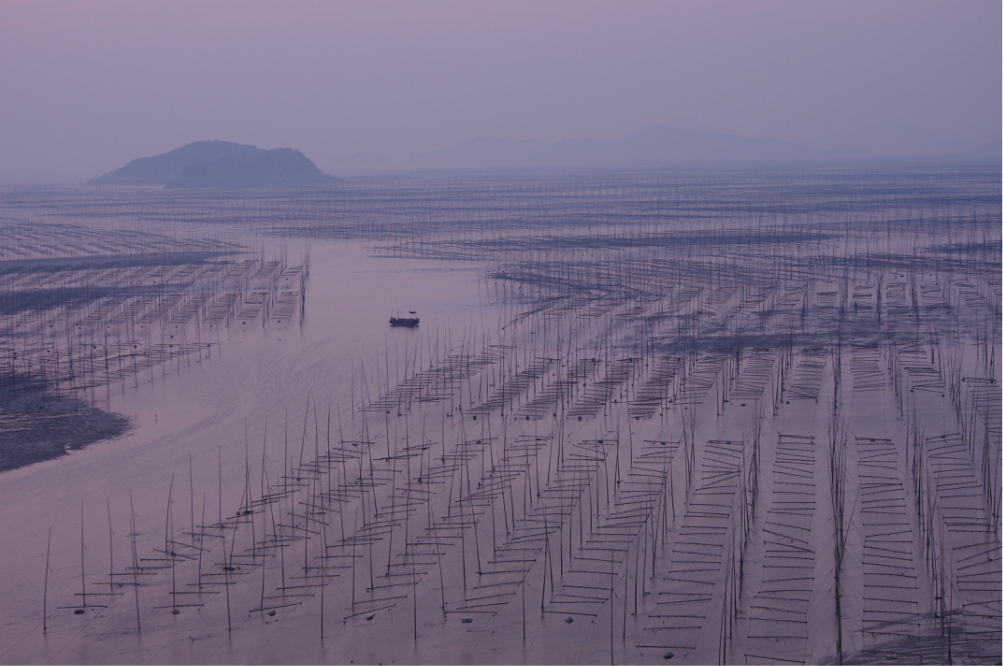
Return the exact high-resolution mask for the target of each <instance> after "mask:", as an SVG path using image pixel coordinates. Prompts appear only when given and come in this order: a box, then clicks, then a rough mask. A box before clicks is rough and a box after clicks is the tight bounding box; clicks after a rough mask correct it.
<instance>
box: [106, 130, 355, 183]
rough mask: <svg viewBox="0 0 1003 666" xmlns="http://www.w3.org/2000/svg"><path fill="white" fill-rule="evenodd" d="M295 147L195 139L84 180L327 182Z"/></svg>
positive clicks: (331, 178) (329, 179)
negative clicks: (267, 146)
mask: <svg viewBox="0 0 1003 666" xmlns="http://www.w3.org/2000/svg"><path fill="white" fill-rule="evenodd" d="M342 182H344V181H343V180H341V179H340V178H335V177H334V176H328V175H327V174H324V173H322V172H321V170H320V169H318V168H317V166H316V165H315V164H314V163H313V162H311V161H310V160H309V159H308V158H307V157H306V155H304V154H303V153H301V152H300V151H298V150H295V149H293V148H275V149H273V150H262V149H261V148H258V147H257V146H247V145H242V144H239V143H231V142H229V141H196V142H195V143H189V144H188V145H187V146H183V147H181V148H177V149H175V150H172V151H170V152H167V153H164V154H162V155H155V156H153V157H140V158H138V159H135V160H132V161H131V162H129V163H128V164H126V165H125V166H123V167H119V168H118V169H115V170H114V171H111V172H109V173H106V174H105V175H103V176H99V177H97V178H92V179H90V180H89V181H87V184H88V185H161V186H163V187H166V188H172V189H174V188H177V189H181V188H248V187H298V186H302V185H331V184H335V183H342Z"/></svg>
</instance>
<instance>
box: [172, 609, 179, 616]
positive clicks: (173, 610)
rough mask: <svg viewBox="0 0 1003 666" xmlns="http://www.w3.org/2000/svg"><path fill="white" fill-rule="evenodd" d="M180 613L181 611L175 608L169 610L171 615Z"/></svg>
mask: <svg viewBox="0 0 1003 666" xmlns="http://www.w3.org/2000/svg"><path fill="white" fill-rule="evenodd" d="M180 612H181V611H179V610H178V609H177V608H174V609H172V610H171V615H177V614H178V613H180Z"/></svg>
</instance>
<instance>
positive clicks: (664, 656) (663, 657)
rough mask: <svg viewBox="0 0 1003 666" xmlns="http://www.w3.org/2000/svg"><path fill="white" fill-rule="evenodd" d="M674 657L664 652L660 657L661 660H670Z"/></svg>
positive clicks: (670, 653)
mask: <svg viewBox="0 0 1003 666" xmlns="http://www.w3.org/2000/svg"><path fill="white" fill-rule="evenodd" d="M675 656H676V655H674V654H672V652H666V653H665V654H663V655H662V659H672V658H673V657H675Z"/></svg>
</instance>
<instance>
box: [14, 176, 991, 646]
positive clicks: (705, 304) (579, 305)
mask: <svg viewBox="0 0 1003 666" xmlns="http://www.w3.org/2000/svg"><path fill="white" fill-rule="evenodd" d="M1000 200H1001V191H1000V174H999V171H998V170H987V169H978V168H974V167H963V166H958V165H953V166H951V165H947V166H944V165H940V166H922V165H916V164H913V165H905V166H903V165H898V166H895V165H884V166H882V167H881V168H878V167H870V168H863V167H861V168H854V169H850V168H847V169H839V170H837V169H817V170H797V171H784V170H775V171H748V170H740V169H735V170H717V171H711V170H705V171H700V170H698V171H669V170H636V171H631V170H621V171H614V172H589V171H582V172H552V171H540V172H513V173H501V172H491V173H412V174H402V175H398V176H393V177H391V176H382V177H371V178H358V179H356V180H354V181H350V182H348V183H347V184H346V185H344V186H342V187H340V188H337V189H306V190H294V191H268V190H261V191H251V192H226V191H216V192H199V193H196V194H191V193H183V192H167V191H164V190H158V189H143V188H122V189H114V188H110V189H109V188H88V189H82V190H69V189H54V190H25V191H5V192H0V233H2V234H3V235H4V239H5V242H4V243H3V244H2V247H3V250H2V251H0V294H2V295H0V359H2V361H0V368H2V370H0V378H2V389H0V401H2V404H0V418H2V421H0V470H5V471H0V530H2V531H3V533H4V535H5V536H4V543H5V547H4V549H3V551H2V552H0V571H3V572H4V574H3V576H4V584H3V585H2V586H0V589H2V590H3V591H2V592H0V600H2V601H3V602H4V603H3V609H2V610H0V661H3V662H7V663H20V662H78V663H79V662H86V663H93V662H128V663H139V662H151V661H152V662H170V663H194V662H206V661H208V662H245V663H258V662H290V663H312V662H321V661H325V662H332V661H333V662H339V663H351V662H356V663H390V662H394V661H396V662H432V663H521V662H529V663H541V662H548V663H605V662H625V663H638V662H645V663H647V662H658V663H662V662H665V661H666V660H668V661H669V662H670V663H749V664H755V663H877V662H882V663H886V662H888V661H889V660H898V661H901V662H905V663H920V662H923V663H999V661H1000V659H1001V642H1003V636H1001V584H1003V580H1001V560H1000V557H1001V539H1000V531H999V530H1000V517H1001V516H1000V513H1001V483H1003V479H1001V471H1003V467H1001V400H1003V399H1001V392H1000V380H1001V373H1000V367H999V361H1000V358H999V357H1000V353H1001V328H1000V326H1001V310H1000V298H1001V284H1000V277H1001V270H1003V266H1001V217H1000V203H1001V201H1000ZM395 308H400V309H401V310H403V309H405V308H410V309H415V310H417V311H418V315H419V316H420V317H421V324H420V326H419V328H417V329H414V330H406V329H396V328H394V329H391V328H390V327H389V324H388V322H387V319H388V318H389V316H390V314H392V312H391V310H392V309H395ZM30 463H33V464H30Z"/></svg>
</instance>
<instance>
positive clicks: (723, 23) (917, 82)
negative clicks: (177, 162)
mask: <svg viewBox="0 0 1003 666" xmlns="http://www.w3.org/2000/svg"><path fill="white" fill-rule="evenodd" d="M1000 60H1001V3H1000V2H999V0H988V1H985V2H981V1H979V2H976V1H965V2H947V1H944V2H923V1H918V0H907V1H904V2H876V1H874V0H868V1H866V2H849V1H846V0H840V1H838V2H801V1H798V2H747V1H743V2H709V1H707V0H700V1H699V2H623V1H618V2H605V3H590V2H584V1H583V0H573V1H570V2H563V1H561V2H540V1H539V0H534V1H533V2H511V1H508V2H462V3H461V2H417V1H414V0H408V1H405V2H375V1H367V2H311V3H293V2H289V1H288V0H287V1H285V2H275V3H267V2H214V3H207V2H204V1H201V0H200V1H198V2H181V1H178V0H170V1H169V2H168V1H164V2H138V1H136V0H130V1H129V2H79V1H72V2H40V1H39V0H28V1H25V2H16V1H15V2H12V1H11V0H0V181H2V182H31V181H49V182H51V181H81V180H84V179H86V178H88V177H91V176H95V175H99V174H101V173H104V172H106V171H108V170H110V169H112V168H115V167H117V166H120V165H121V164H123V163H125V162H126V161H128V160H129V159H132V158H134V157H140V156H145V155H153V154H157V153H161V152H164V151H167V150H170V149H172V148H176V147H178V146H181V145H184V144H186V143H189V142H191V141H197V140H200V139H224V140H229V141H237V142H240V143H252V144H255V145H258V146H260V147H262V148H276V147H285V146H291V147H295V148H299V149H301V150H302V151H303V152H304V153H306V154H307V156H308V157H311V158H312V159H314V161H316V162H317V164H318V165H319V166H320V167H321V168H323V169H325V170H327V171H329V172H337V167H336V166H335V158H336V157H337V156H338V155H339V154H344V153H378V154H384V155H387V156H388V157H390V158H392V159H402V158H405V157H407V156H408V155H410V154H411V153H413V152H418V151H425V150H431V149H436V148H443V147H448V146H451V145H454V144H457V143H459V142H461V141H464V140H466V139H470V138H473V137H478V136H490V137H513V138H522V139H541V140H548V141H549V140H556V139H565V138H616V137H622V136H626V135H627V134H630V133H632V132H635V131H637V130H640V129H643V128H645V127H648V126H650V125H655V124H665V125H673V126H680V127H696V128H699V129H704V130H710V131H719V132H728V133H734V134H739V135H742V136H746V137H759V136H771V137H774V138H778V139H784V140H791V141H801V142H805V143H809V144H813V145H819V146H830V145H835V144H843V145H851V146H854V145H855V146H860V147H867V146H870V147H872V148H874V149H876V150H877V151H878V152H886V153H890V152H946V151H951V150H967V149H969V148H972V147H974V146H975V145H977V144H981V143H985V142H986V141H989V140H990V139H994V138H996V137H999V136H1000V133H1001V132H1000V124H1001V103H1000V98H1001V85H1000V80H1001V66H1000Z"/></svg>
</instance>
